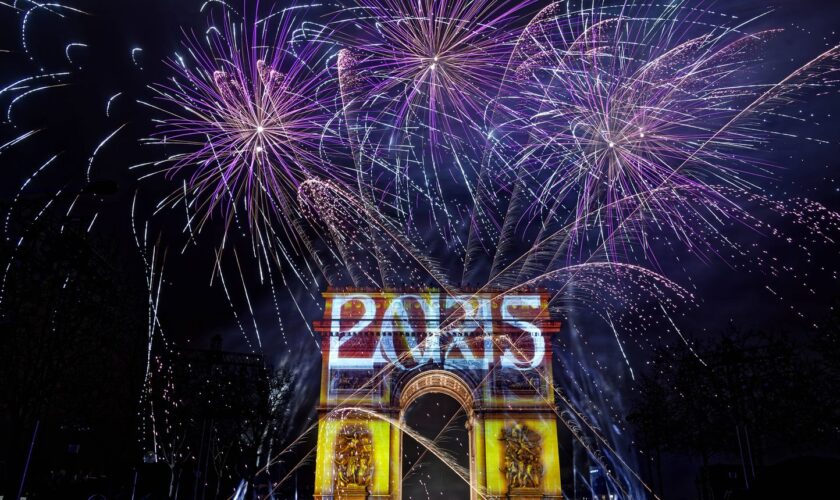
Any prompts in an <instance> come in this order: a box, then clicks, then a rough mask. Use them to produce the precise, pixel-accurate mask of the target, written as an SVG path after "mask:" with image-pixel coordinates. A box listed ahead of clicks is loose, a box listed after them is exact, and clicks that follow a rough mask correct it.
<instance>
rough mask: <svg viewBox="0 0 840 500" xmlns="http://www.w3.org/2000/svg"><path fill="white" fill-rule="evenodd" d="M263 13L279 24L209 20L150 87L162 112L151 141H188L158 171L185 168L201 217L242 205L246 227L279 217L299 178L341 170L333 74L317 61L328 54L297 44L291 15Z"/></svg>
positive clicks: (289, 207) (289, 206)
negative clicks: (203, 35) (168, 73)
mask: <svg viewBox="0 0 840 500" xmlns="http://www.w3.org/2000/svg"><path fill="white" fill-rule="evenodd" d="M269 17H270V18H271V20H272V21H276V23H271V22H269V18H265V19H263V20H260V21H249V20H245V21H244V22H243V23H241V24H240V23H235V22H233V20H232V19H231V17H230V14H226V15H225V20H224V29H223V30H221V31H220V30H219V29H218V28H216V27H215V26H213V27H211V29H209V30H208V36H207V46H204V45H202V44H201V43H200V42H199V41H198V39H197V38H196V37H191V38H190V41H189V42H187V43H186V44H185V49H186V51H187V52H188V53H189V54H190V56H191V57H192V60H191V61H190V62H187V61H185V60H184V58H181V57H180V56H179V57H178V58H177V59H175V60H173V61H172V62H171V63H170V66H171V67H172V69H174V70H175V71H176V73H177V74H176V76H175V77H174V78H172V80H171V82H170V83H167V84H161V85H157V86H155V87H154V90H155V91H156V93H157V94H158V96H159V102H160V106H158V107H159V109H162V110H164V111H165V112H166V113H167V117H166V118H164V119H163V120H161V121H160V125H159V128H160V130H159V132H158V133H157V139H156V142H159V143H161V144H167V145H175V146H183V147H184V149H185V152H178V153H176V154H174V155H172V156H171V157H169V159H168V163H169V165H167V167H166V168H165V170H164V171H165V172H166V173H167V174H168V175H170V176H175V175H177V174H181V173H183V174H186V177H187V179H188V180H187V191H189V192H190V193H191V194H192V196H193V197H194V198H195V199H196V200H197V202H196V203H195V207H194V211H195V212H197V213H199V214H202V219H201V222H202V223H203V222H204V221H206V219H207V218H208V217H209V216H210V215H211V214H212V213H213V212H214V211H215V210H217V209H218V211H219V212H221V213H222V214H223V216H224V217H225V220H226V225H229V224H230V222H231V221H232V218H233V216H234V214H235V213H236V207H237V205H239V206H241V207H242V208H243V209H244V211H245V213H246V214H247V219H248V221H249V226H250V227H252V228H259V227H262V226H264V225H265V224H266V223H268V222H269V221H279V222H280V223H281V224H283V223H286V222H288V220H289V219H288V217H289V214H291V213H293V206H294V200H295V196H296V192H297V189H298V187H299V186H300V185H301V183H302V182H304V181H305V180H306V179H308V178H310V177H312V176H319V175H327V176H329V177H331V178H340V177H341V170H340V168H339V167H338V166H337V163H336V162H335V161H334V160H335V156H336V155H337V153H336V150H335V149H334V148H335V146H336V145H337V142H336V140H335V133H334V131H332V130H331V128H330V123H331V120H332V119H333V117H334V114H335V112H334V111H332V110H330V108H329V107H328V105H329V103H330V101H329V99H328V96H329V95H330V93H331V92H332V95H334V89H332V87H331V82H332V81H333V80H332V79H331V78H329V76H328V75H326V74H325V69H324V65H323V61H319V60H318V59H319V58H320V57H326V56H325V55H324V54H323V53H321V52H320V51H319V47H318V46H316V45H314V44H307V43H304V42H301V43H296V42H297V41H296V39H295V36H297V34H296V32H295V31H294V28H293V27H294V24H293V22H292V16H291V15H287V14H286V13H285V12H281V13H278V14H276V15H274V16H269ZM328 154H329V155H331V156H332V158H330V160H331V161H328V160H327V159H326V158H325V157H326V155H328ZM182 195H183V193H181V192H179V193H176V194H175V195H173V196H174V197H175V198H179V197H181V196H182ZM167 201H169V200H167Z"/></svg>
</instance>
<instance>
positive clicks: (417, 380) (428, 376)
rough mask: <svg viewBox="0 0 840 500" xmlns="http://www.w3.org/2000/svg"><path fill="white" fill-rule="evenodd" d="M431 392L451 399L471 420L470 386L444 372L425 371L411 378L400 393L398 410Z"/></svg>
mask: <svg viewBox="0 0 840 500" xmlns="http://www.w3.org/2000/svg"><path fill="white" fill-rule="evenodd" d="M433 392H436V393H442V394H446V395H447V396H450V397H452V398H453V399H455V401H457V402H458V403H460V404H461V406H462V407H463V408H464V411H466V412H467V416H468V417H470V418H472V415H473V411H474V410H475V398H474V397H473V391H472V389H471V388H470V385H469V384H468V383H467V382H466V381H465V380H464V379H463V378H461V377H460V376H459V375H456V374H455V373H453V372H451V371H445V370H427V371H424V372H420V373H418V374H417V375H414V376H413V377H411V378H410V379H409V380H408V382H406V383H405V384H404V385H403V387H402V390H401V391H400V398H399V408H400V410H401V411H404V410H405V409H406V408H408V405H410V404H411V403H412V402H413V401H414V400H415V399H417V398H419V397H420V396H422V395H424V394H429V393H433Z"/></svg>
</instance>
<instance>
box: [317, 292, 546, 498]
mask: <svg viewBox="0 0 840 500" xmlns="http://www.w3.org/2000/svg"><path fill="white" fill-rule="evenodd" d="M324 297H325V299H326V307H325V313H324V319H323V321H316V324H315V327H316V329H317V330H318V331H319V332H321V334H322V338H323V346H322V347H323V349H322V352H323V353H324V354H323V365H322V371H321V407H320V414H319V423H318V454H317V462H316V473H315V483H316V484H315V498H320V499H332V498H334V499H339V498H346V499H354V500H355V499H362V498H371V499H374V498H375V499H385V498H394V499H399V498H401V483H402V430H401V427H404V426H403V421H404V420H403V417H404V413H405V410H406V409H407V408H408V406H409V405H410V404H411V403H412V401H414V400H415V399H417V398H418V397H420V396H421V395H423V394H428V393H431V392H438V393H443V394H446V395H448V396H451V397H452V398H454V399H455V400H457V401H458V402H459V403H460V404H461V405H462V406H463V407H464V410H465V411H466V414H467V422H468V424H467V425H468V429H469V436H470V470H469V477H468V478H467V477H465V478H464V479H465V480H469V482H470V486H471V488H470V489H471V492H472V494H471V497H472V498H480V497H481V498H487V499H502V498H504V499H508V498H510V499H522V500H525V499H527V500H532V499H533V500H536V499H559V498H562V493H561V488H560V462H559V450H558V443H557V420H556V414H555V411H554V393H553V390H552V374H551V342H550V339H551V336H552V335H553V334H554V333H556V332H557V331H558V330H559V326H560V325H559V323H557V322H554V321H551V320H550V318H549V315H548V307H547V306H548V303H547V300H548V298H547V296H546V295H545V294H543V293H519V294H504V295H499V294H489V293H478V294H465V295H456V296H449V295H447V294H443V293H440V292H439V291H436V290H429V291H423V292H405V293H401V292H400V293H398V292H362V291H355V292H344V291H342V292H339V291H328V292H326V293H324Z"/></svg>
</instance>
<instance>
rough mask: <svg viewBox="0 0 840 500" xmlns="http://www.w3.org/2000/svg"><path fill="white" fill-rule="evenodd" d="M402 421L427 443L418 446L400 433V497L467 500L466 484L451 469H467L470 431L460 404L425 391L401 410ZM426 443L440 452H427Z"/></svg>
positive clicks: (447, 396) (464, 411)
mask: <svg viewBox="0 0 840 500" xmlns="http://www.w3.org/2000/svg"><path fill="white" fill-rule="evenodd" d="M402 420H403V425H404V426H406V427H408V428H410V429H411V431H412V432H415V433H417V434H419V435H421V436H422V437H424V438H425V439H426V440H428V441H427V444H423V443H419V442H418V441H416V440H415V439H414V438H412V437H411V436H410V435H409V434H407V433H405V432H403V433H402V446H401V449H402V457H401V461H400V462H401V471H400V473H401V475H402V488H403V489H402V498H403V499H405V500H416V499H453V500H466V499H469V498H470V484H469V482H468V481H465V480H464V478H463V477H461V476H459V475H458V474H457V473H456V472H455V470H453V466H455V467H458V468H460V469H461V470H463V471H469V470H470V461H471V460H470V451H471V450H470V448H471V446H470V430H469V428H468V417H467V412H466V410H465V409H464V407H463V406H462V405H461V403H460V402H458V401H457V400H456V399H455V398H453V397H452V396H450V395H448V394H444V393H440V392H434V391H431V392H427V393H425V394H422V395H420V396H418V397H416V398H414V399H413V400H412V401H411V402H410V403H409V405H408V407H406V408H404V409H403V418H402ZM428 443H431V444H432V445H434V446H435V447H437V448H438V450H439V453H438V454H435V453H432V452H430V451H429V450H428V448H427V445H428ZM441 455H443V456H444V457H446V458H445V459H443V458H442V457H441ZM444 460H451V461H452V463H450V464H447V463H444Z"/></svg>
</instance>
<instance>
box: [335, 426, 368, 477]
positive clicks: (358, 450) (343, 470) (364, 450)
mask: <svg viewBox="0 0 840 500" xmlns="http://www.w3.org/2000/svg"><path fill="white" fill-rule="evenodd" d="M372 454H373V436H372V435H371V432H370V429H368V428H367V427H366V426H363V425H345V426H344V427H342V428H341V430H339V431H338V435H337V436H336V442H335V469H336V481H337V483H338V486H339V487H340V488H347V487H363V488H365V487H368V486H370V482H371V478H372V477H373V463H372Z"/></svg>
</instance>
